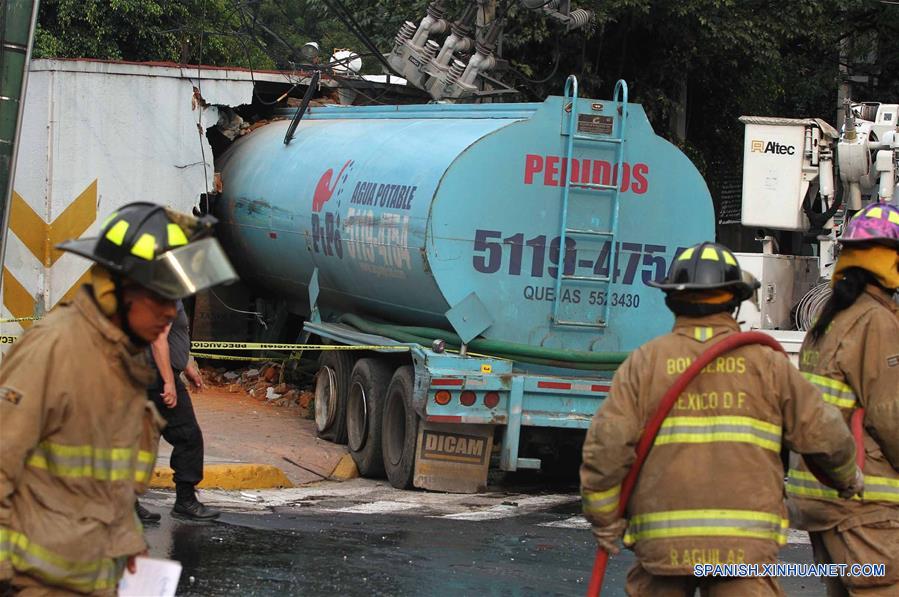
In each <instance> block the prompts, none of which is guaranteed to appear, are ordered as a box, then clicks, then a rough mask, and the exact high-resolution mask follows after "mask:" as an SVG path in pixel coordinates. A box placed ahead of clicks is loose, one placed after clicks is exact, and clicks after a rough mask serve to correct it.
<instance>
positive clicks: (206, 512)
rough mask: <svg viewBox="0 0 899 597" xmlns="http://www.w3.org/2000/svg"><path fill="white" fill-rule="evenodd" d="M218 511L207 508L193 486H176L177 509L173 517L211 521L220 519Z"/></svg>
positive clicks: (175, 508) (174, 509)
mask: <svg viewBox="0 0 899 597" xmlns="http://www.w3.org/2000/svg"><path fill="white" fill-rule="evenodd" d="M219 514H221V512H219V511H218V510H215V509H213V508H207V507H206V506H204V505H203V504H201V503H200V502H199V501H198V500H197V495H196V493H195V492H194V487H193V485H186V484H181V483H179V484H177V485H176V486H175V507H174V508H172V515H173V516H176V517H178V518H186V519H188V520H200V521H209V520H215V519H216V518H218V517H219Z"/></svg>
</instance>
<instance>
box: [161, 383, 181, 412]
mask: <svg viewBox="0 0 899 597" xmlns="http://www.w3.org/2000/svg"><path fill="white" fill-rule="evenodd" d="M160 396H162V403H163V404H165V405H166V406H167V407H169V408H175V405H176V404H178V390H177V389H175V384H174V382H173V383H166V384H165V385H164V386H162V394H160Z"/></svg>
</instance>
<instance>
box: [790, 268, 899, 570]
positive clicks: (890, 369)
mask: <svg viewBox="0 0 899 597" xmlns="http://www.w3.org/2000/svg"><path fill="white" fill-rule="evenodd" d="M799 366H800V369H801V370H802V374H803V375H804V376H805V377H806V378H807V379H808V380H809V381H810V382H811V383H813V384H814V385H815V386H817V387H818V389H819V390H820V391H821V396H822V398H823V401H824V402H826V403H828V404H832V405H834V406H836V407H838V408H839V410H840V412H841V413H842V415H843V418H844V419H845V420H846V422H847V423H848V421H849V419H850V417H851V415H852V413H853V412H854V411H855V410H856V409H857V408H864V409H865V414H864V423H863V427H864V433H863V440H864V445H865V464H864V472H865V491H864V494H863V495H862V497H860V498H859V497H855V498H853V499H852V500H844V499H840V498H839V496H838V495H837V492H836V491H834V490H832V489H830V488H828V487H825V486H824V485H821V484H820V483H818V482H817V481H816V480H815V478H814V477H813V476H812V475H811V473H809V471H808V469H807V468H806V467H805V466H804V465H803V464H804V463H802V462H801V461H800V460H799V459H797V458H794V459H793V464H794V466H791V469H790V472H789V479H788V480H787V495H788V496H789V497H790V506H791V508H790V511H791V514H793V515H794V517H795V522H796V523H797V526H799V528H802V529H805V530H808V531H826V530H829V529H834V528H836V529H837V530H838V531H843V530H849V529H852V528H855V527H861V526H866V527H874V528H880V529H883V530H884V531H886V529H892V533H891V536H892V542H893V546H894V547H893V550H895V546H896V545H899V305H897V304H896V303H895V302H893V301H892V299H891V298H890V296H889V295H888V294H887V293H886V292H885V291H883V290H881V289H880V288H877V287H876V286H868V288H867V289H866V290H865V292H864V293H862V294H861V295H860V296H859V298H858V299H857V300H856V301H855V303H854V304H853V305H852V306H850V307H848V308H847V309H845V310H844V311H841V312H840V313H838V314H837V316H836V317H834V319H833V321H832V322H831V324H830V327H829V328H828V329H827V331H826V332H825V334H824V336H823V337H821V338H820V339H819V340H818V341H817V342H815V341H813V340H812V339H811V337H808V336H807V337H806V340H805V342H804V343H803V345H802V350H801V351H800V353H799ZM880 547H885V546H880ZM885 551H889V550H885ZM869 555H870V556H872V557H871V560H870V561H882V560H883V558H884V556H885V554H884V553H877V551H876V550H875V551H874V552H872V553H870V554H869ZM892 557H893V558H895V557H896V552H895V551H894V552H893V554H892ZM897 564H899V563H897V562H895V561H894V562H892V565H893V566H894V567H895V566H897ZM892 576H893V579H894V580H895V579H896V578H899V569H894V570H893V571H892Z"/></svg>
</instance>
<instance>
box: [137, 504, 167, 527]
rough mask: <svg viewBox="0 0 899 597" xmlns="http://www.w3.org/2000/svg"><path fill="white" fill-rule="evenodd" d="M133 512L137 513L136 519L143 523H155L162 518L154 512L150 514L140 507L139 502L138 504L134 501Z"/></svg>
mask: <svg viewBox="0 0 899 597" xmlns="http://www.w3.org/2000/svg"><path fill="white" fill-rule="evenodd" d="M134 511H135V512H137V517H138V518H139V519H140V521H141V522H143V523H150V524H153V523H157V522H159V519H160V518H162V516H160V515H159V514H157V513H156V512H150V511H149V510H147V509H146V508H144V507H143V506H141V505H140V502H138V501H137V500H135V501H134Z"/></svg>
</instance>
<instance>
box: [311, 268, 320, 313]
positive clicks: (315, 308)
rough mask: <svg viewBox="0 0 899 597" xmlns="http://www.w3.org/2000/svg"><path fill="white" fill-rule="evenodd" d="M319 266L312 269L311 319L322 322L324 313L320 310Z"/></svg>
mask: <svg viewBox="0 0 899 597" xmlns="http://www.w3.org/2000/svg"><path fill="white" fill-rule="evenodd" d="M319 290H320V289H319V286H318V268H315V269H314V270H312V277H311V278H309V321H315V322H321V320H322V315H321V313H320V312H319V310H318V293H319Z"/></svg>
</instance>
